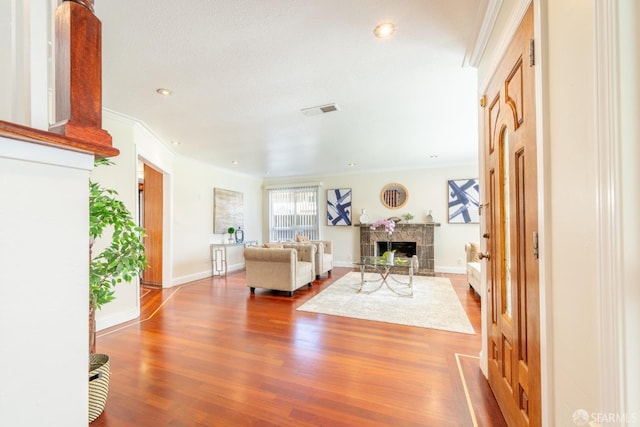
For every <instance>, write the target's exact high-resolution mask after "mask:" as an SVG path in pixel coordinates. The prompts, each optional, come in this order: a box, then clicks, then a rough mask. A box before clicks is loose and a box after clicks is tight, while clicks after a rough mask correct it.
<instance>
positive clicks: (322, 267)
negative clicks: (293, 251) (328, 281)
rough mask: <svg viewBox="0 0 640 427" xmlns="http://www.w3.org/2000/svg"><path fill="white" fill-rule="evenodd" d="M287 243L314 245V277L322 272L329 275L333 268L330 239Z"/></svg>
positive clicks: (317, 277)
mask: <svg viewBox="0 0 640 427" xmlns="http://www.w3.org/2000/svg"><path fill="white" fill-rule="evenodd" d="M287 245H314V246H315V247H316V258H315V274H316V279H319V278H320V276H321V275H322V274H324V273H327V275H328V276H331V270H333V244H332V242H331V241H330V240H307V241H302V242H295V243H287Z"/></svg>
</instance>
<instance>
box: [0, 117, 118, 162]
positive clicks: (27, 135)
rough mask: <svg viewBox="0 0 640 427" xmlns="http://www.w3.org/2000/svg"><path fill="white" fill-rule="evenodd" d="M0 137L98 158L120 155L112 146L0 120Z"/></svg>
mask: <svg viewBox="0 0 640 427" xmlns="http://www.w3.org/2000/svg"><path fill="white" fill-rule="evenodd" d="M0 136H2V137H5V138H9V139H15V140H18V141H24V142H31V143H34V144H40V145H48V146H52V147H57V148H62V149H64V150H70V151H78V152H82V153H93V154H95V155H96V156H98V157H113V156H117V155H118V154H120V150H118V149H117V148H115V147H113V146H105V145H103V144H100V143H97V142H95V141H87V140H82V139H78V138H71V137H68V136H64V135H60V134H57V133H53V132H49V131H45V130H41V129H34V128H31V127H28V126H23V125H19V124H16V123H10V122H5V121H2V120H0Z"/></svg>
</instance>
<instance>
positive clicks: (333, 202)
mask: <svg viewBox="0 0 640 427" xmlns="http://www.w3.org/2000/svg"><path fill="white" fill-rule="evenodd" d="M327 225H351V189H350V188H335V189H333V190H327Z"/></svg>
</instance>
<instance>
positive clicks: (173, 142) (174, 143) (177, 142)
mask: <svg viewBox="0 0 640 427" xmlns="http://www.w3.org/2000/svg"><path fill="white" fill-rule="evenodd" d="M171 144H173V145H180V141H171Z"/></svg>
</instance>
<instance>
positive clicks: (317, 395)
mask: <svg viewBox="0 0 640 427" xmlns="http://www.w3.org/2000/svg"><path fill="white" fill-rule="evenodd" d="M349 271H351V270H350V269H348V268H336V269H335V270H334V271H333V275H332V277H330V278H326V275H325V276H323V279H321V280H316V281H315V282H314V284H313V287H312V288H310V289H309V288H306V287H304V288H302V289H300V290H299V291H297V292H296V293H295V295H294V297H293V298H289V297H287V296H284V295H282V294H276V293H272V292H270V291H265V290H261V289H257V290H256V294H255V295H250V293H249V289H248V288H247V287H246V284H245V280H244V272H234V273H231V274H229V275H228V276H227V277H226V278H224V277H222V278H220V277H216V278H207V279H202V280H198V281H195V282H192V283H189V284H186V285H182V286H180V287H176V288H172V289H166V290H161V289H148V288H144V289H143V290H142V299H141V301H142V302H141V306H142V308H141V311H142V315H141V317H140V320H138V321H135V322H130V323H128V324H126V325H121V326H118V327H114V328H112V329H109V330H105V331H102V332H100V333H99V334H98V352H101V353H107V354H109V355H110V357H111V385H110V391H109V399H108V401H107V406H106V408H105V411H104V412H103V414H102V415H101V416H100V417H99V418H98V419H97V420H95V421H94V422H93V423H91V426H92V427H98V426H111V427H114V426H118V427H120V426H332V427H333V426H394V427H395V426H473V425H478V426H503V425H505V423H504V420H503V419H502V416H501V415H500V412H499V410H498V408H497V405H496V402H495V399H494V398H493V394H492V393H491V391H490V389H489V386H488V384H487V382H486V380H485V379H484V377H483V376H482V374H481V372H480V370H479V368H478V359H477V356H478V353H479V350H480V335H479V332H480V304H479V298H478V297H477V296H476V295H474V294H473V291H471V290H470V288H469V286H468V285H467V284H466V276H463V275H444V276H445V277H448V278H449V279H450V280H451V282H452V284H453V286H454V289H455V290H456V293H457V294H458V296H459V298H460V300H461V302H462V305H463V307H464V308H465V310H466V311H467V313H468V315H469V319H470V320H471V322H472V324H473V326H474V328H475V330H476V331H477V332H478V334H477V335H468V334H458V333H451V332H444V331H438V330H432V329H425V328H416V327H408V326H401V325H395V324H387V323H380V322H370V321H364V320H358V319H349V318H344V317H338V316H328V315H320V314H314V313H306V312H297V311H296V307H298V306H299V305H300V304H302V303H303V302H305V301H306V300H307V299H309V298H311V297H313V296H314V295H316V294H317V293H319V292H320V291H321V290H322V289H324V288H326V287H327V286H329V285H330V284H331V283H333V282H334V281H335V280H337V279H338V278H340V277H341V276H343V275H344V274H346V273H347V272H349ZM467 396H469V399H468V398H467ZM469 400H470V401H471V402H472V403H473V411H470V408H469V405H468V401H469Z"/></svg>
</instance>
